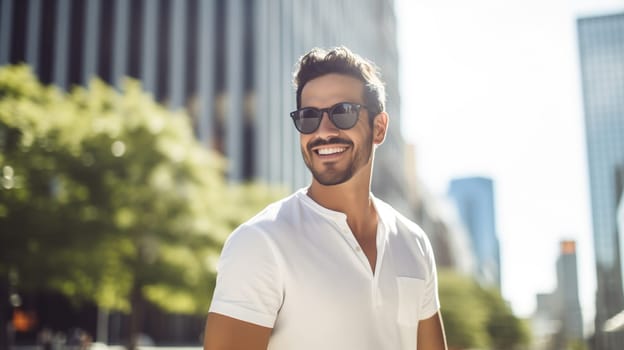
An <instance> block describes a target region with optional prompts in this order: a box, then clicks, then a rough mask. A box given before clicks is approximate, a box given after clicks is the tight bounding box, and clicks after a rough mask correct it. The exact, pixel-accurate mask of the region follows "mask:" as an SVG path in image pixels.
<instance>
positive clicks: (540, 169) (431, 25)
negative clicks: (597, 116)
mask: <svg viewBox="0 0 624 350" xmlns="http://www.w3.org/2000/svg"><path fill="white" fill-rule="evenodd" d="M396 6H397V16H398V21H399V35H400V37H399V50H400V55H401V68H400V69H401V75H400V76H401V79H402V80H401V94H402V106H401V109H402V117H403V119H402V129H403V130H404V135H403V136H404V137H405V139H406V141H407V142H409V143H413V144H414V145H415V146H416V157H417V159H416V164H417V173H418V174H419V176H420V178H421V180H422V181H423V182H424V183H425V184H426V185H427V186H428V187H429V189H430V190H431V191H432V192H433V193H437V194H443V193H445V192H446V189H447V184H448V181H449V180H450V179H451V178H453V177H461V176H470V175H483V176H489V177H492V178H493V179H494V181H495V191H496V198H495V200H496V203H497V208H496V210H497V228H498V234H499V239H500V242H501V254H502V258H501V259H502V274H503V288H502V289H503V290H502V292H503V295H504V297H505V298H506V299H507V300H509V301H510V302H511V305H512V307H513V309H514V311H515V312H516V313H517V314H519V315H521V316H529V315H530V314H531V313H532V312H533V311H534V308H535V295H536V294H537V293H546V292H551V291H552V290H553V289H554V288H555V284H556V277H555V262H556V259H557V256H558V253H559V241H560V240H562V239H574V240H576V241H577V258H578V268H579V288H580V297H581V306H582V308H583V313H584V315H583V316H584V318H585V323H586V326H587V327H589V328H591V327H593V325H592V321H593V316H594V292H595V288H596V280H595V266H594V256H593V241H592V236H591V232H592V231H591V217H590V203H589V188H588V181H589V180H588V174H587V164H586V151H585V135H584V120H583V114H582V97H581V93H582V92H581V87H580V72H579V68H578V53H577V43H576V18H577V17H578V16H586V15H593V14H603V13H610V12H614V11H617V10H620V11H621V10H624V0H603V1H589V0H587V1H585V0H583V1H581V0H574V1H570V0H549V1H540V0H525V1H519V0H513V1H512V0H510V1H497V0H475V1H470V2H465V1H461V0H397V4H396ZM589 331H591V329H589Z"/></svg>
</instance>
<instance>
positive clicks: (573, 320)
mask: <svg viewBox="0 0 624 350" xmlns="http://www.w3.org/2000/svg"><path fill="white" fill-rule="evenodd" d="M560 249H561V250H560V252H559V258H558V259H557V291H556V293H555V294H556V295H557V302H558V304H559V320H561V334H562V336H563V339H564V340H565V343H564V344H567V343H569V342H570V341H574V340H576V341H578V340H582V339H583V316H582V314H581V304H580V302H579V293H578V272H577V264H576V242H575V241H562V242H561V245H560Z"/></svg>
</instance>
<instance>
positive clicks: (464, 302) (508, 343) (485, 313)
mask: <svg viewBox="0 0 624 350" xmlns="http://www.w3.org/2000/svg"><path fill="white" fill-rule="evenodd" d="M439 294H440V303H441V305H442V307H441V312H442V317H443V320H444V328H445V331H446V338H447V343H448V345H449V349H514V348H522V347H523V346H526V345H528V343H529V330H528V327H527V326H526V325H525V324H524V323H523V322H522V320H520V319H518V318H517V317H516V316H514V315H513V313H512V311H511V309H510V307H509V306H508V305H507V304H506V302H505V301H504V300H503V298H502V296H501V295H500V293H499V292H498V291H497V290H495V289H487V288H483V287H481V286H480V285H479V284H478V283H477V282H476V281H474V280H473V279H471V278H469V277H467V276H463V275H460V274H458V273H457V272H454V271H451V270H445V269H442V270H440V271H439Z"/></svg>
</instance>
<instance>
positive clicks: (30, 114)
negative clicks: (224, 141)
mask: <svg viewBox="0 0 624 350" xmlns="http://www.w3.org/2000/svg"><path fill="white" fill-rule="evenodd" d="M0 151H1V153H0V181H1V183H0V232H1V234H0V278H1V281H3V282H4V283H5V287H7V288H18V289H19V290H22V291H33V290H55V291H60V292H61V293H63V294H65V295H66V296H68V297H70V298H71V299H73V300H85V299H87V300H93V301H95V302H96V303H97V304H98V305H99V306H100V307H103V308H107V309H117V310H123V311H127V312H130V313H131V322H130V323H131V329H130V334H132V335H134V334H136V333H137V332H138V331H140V329H139V326H140V324H141V321H142V320H141V315H142V311H143V306H144V303H145V301H150V302H152V303H155V304H156V305H159V306H160V307H162V308H163V309H165V310H167V311H172V312H180V313H201V312H205V310H206V308H207V305H208V304H209V302H210V300H209V298H210V295H211V294H212V293H211V292H210V291H211V290H212V288H213V287H214V278H215V266H214V264H215V261H216V258H217V256H218V253H219V251H220V248H221V246H222V243H223V240H224V239H225V237H226V236H227V234H228V233H229V232H230V231H231V230H232V229H233V227H235V226H236V225H238V224H239V223H241V222H242V221H243V220H245V219H247V218H248V217H249V216H250V215H251V213H253V212H255V211H257V210H258V209H259V208H260V207H261V206H263V205H265V204H266V203H267V202H269V201H271V200H274V199H275V198H276V197H277V196H278V195H281V194H282V193H281V192H279V191H273V190H271V189H267V188H266V187H265V186H262V185H259V184H254V185H245V186H244V188H245V189H247V190H248V191H247V192H244V193H247V194H248V195H249V196H248V197H247V198H245V197H243V196H242V195H241V193H243V192H242V191H243V187H240V186H233V185H228V184H226V183H225V182H224V179H223V164H224V160H223V159H222V158H220V157H219V156H218V155H217V154H216V153H214V152H211V151H208V150H206V149H205V148H204V147H202V146H201V145H200V144H199V142H198V141H197V140H196V138H195V137H194V135H193V132H192V128H191V127H190V123H189V118H188V117H187V116H186V115H184V113H181V112H171V111H169V110H167V109H165V108H164V107H162V106H160V105H159V104H157V103H155V102H154V101H153V99H152V97H151V96H150V95H149V94H147V93H145V92H143V91H142V90H141V87H140V85H139V83H138V82H136V81H132V80H126V81H125V82H124V84H123V86H122V88H121V91H116V90H115V89H113V88H111V87H110V86H108V85H106V84H104V83H103V82H101V81H99V80H93V81H92V82H91V84H90V85H89V87H88V88H82V87H76V88H74V89H73V90H72V91H71V92H69V93H65V92H63V91H60V90H59V89H57V88H55V87H52V86H43V85H42V84H41V83H40V82H39V81H38V80H37V79H36V78H35V77H34V75H33V74H32V72H31V71H30V69H29V68H28V67H27V66H6V67H2V68H0ZM11 276H12V277H11ZM10 277H11V280H10ZM0 287H1V285H0ZM0 311H2V310H0Z"/></svg>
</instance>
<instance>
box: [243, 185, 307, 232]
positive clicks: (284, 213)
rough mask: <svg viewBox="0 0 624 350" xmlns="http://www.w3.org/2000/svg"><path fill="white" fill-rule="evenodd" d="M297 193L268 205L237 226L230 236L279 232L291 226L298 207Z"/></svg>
mask: <svg viewBox="0 0 624 350" xmlns="http://www.w3.org/2000/svg"><path fill="white" fill-rule="evenodd" d="M300 205H301V204H300V199H299V195H298V194H297V192H295V193H293V194H291V195H289V196H288V197H285V198H282V199H280V200H278V201H276V202H273V203H270V204H269V205H267V206H266V207H265V208H264V209H262V210H261V211H259V212H258V213H257V214H256V215H254V216H253V217H251V218H250V219H248V220H247V221H245V222H243V223H242V224H241V225H240V226H238V227H237V228H236V229H235V230H234V232H232V235H235V234H238V235H241V234H243V235H245V234H247V233H245V232H265V233H270V232H280V231H283V230H285V229H286V228H287V227H290V226H292V219H291V218H292V217H293V215H292V214H293V212H295V211H296V210H297V208H298V207H300Z"/></svg>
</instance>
